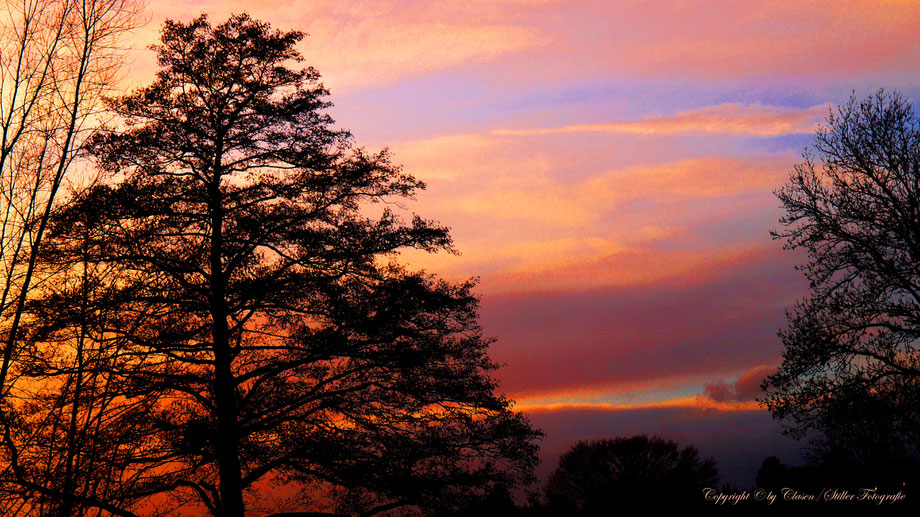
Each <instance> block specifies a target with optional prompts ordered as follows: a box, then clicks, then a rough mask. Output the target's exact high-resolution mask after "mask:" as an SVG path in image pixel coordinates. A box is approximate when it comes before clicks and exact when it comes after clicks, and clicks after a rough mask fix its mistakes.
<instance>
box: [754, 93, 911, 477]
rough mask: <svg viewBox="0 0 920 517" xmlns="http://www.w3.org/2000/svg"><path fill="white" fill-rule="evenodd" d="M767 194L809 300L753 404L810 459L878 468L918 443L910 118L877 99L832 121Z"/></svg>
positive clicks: (896, 99)
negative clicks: (798, 441) (772, 194)
mask: <svg viewBox="0 0 920 517" xmlns="http://www.w3.org/2000/svg"><path fill="white" fill-rule="evenodd" d="M804 158H805V161H804V162H803V163H801V164H799V165H797V166H796V167H795V170H794V172H793V173H792V176H791V177H790V179H789V182H788V183H787V184H786V186H785V187H783V188H782V189H781V190H779V191H778V192H777V193H776V194H777V196H778V197H779V200H780V201H781V202H782V204H783V208H784V209H785V212H786V213H785V216H784V217H783V218H782V219H781V223H782V224H783V225H784V228H783V229H781V230H780V231H778V232H776V233H775V234H774V237H775V238H780V239H784V240H785V247H786V248H787V249H803V250H805V251H807V252H808V262H807V263H805V264H804V265H803V266H802V267H801V270H802V271H803V272H804V273H805V276H806V278H807V279H808V280H809V284H810V287H811V293H810V295H809V296H808V297H807V298H805V299H804V300H802V301H799V302H798V303H797V304H796V305H795V306H794V307H793V308H792V309H791V310H790V311H789V312H788V313H787V316H788V328H787V329H785V330H782V331H781V333H780V336H781V338H782V340H783V344H784V345H785V350H784V352H783V361H782V364H781V365H780V367H779V369H778V370H777V371H776V372H774V373H773V374H772V375H770V376H769V377H768V378H767V379H766V380H765V381H764V383H763V389H764V390H765V396H764V402H765V403H766V404H767V406H768V408H769V409H770V411H771V412H772V414H773V416H774V417H775V418H777V419H784V420H785V421H786V423H787V425H788V426H789V428H788V432H790V433H791V434H792V435H793V436H796V437H804V436H809V435H812V434H813V433H814V432H817V433H818V434H819V436H818V438H817V440H816V441H815V442H813V446H814V450H813V452H817V453H818V454H819V455H821V454H832V455H834V456H836V457H838V458H839V457H841V455H843V456H848V457H850V460H851V461H856V462H877V461H888V460H890V459H891V458H894V457H898V456H902V455H904V454H912V455H914V456H916V454H917V452H918V451H917V445H916V444H917V443H918V442H917V440H918V439H920V412H918V410H917V407H918V406H917V402H918V400H920V346H918V345H920V267H918V264H920V118H918V116H917V114H916V112H915V111H914V109H913V107H912V106H911V104H910V102H909V101H908V100H907V99H906V98H904V97H903V96H902V95H901V94H899V93H897V92H894V93H889V92H885V91H879V92H878V93H876V94H875V95H873V96H870V97H868V98H867V99H865V100H862V101H857V99H856V98H855V96H854V97H852V98H851V99H850V101H849V102H848V103H847V104H845V105H843V106H840V107H839V108H838V109H837V110H836V111H835V112H832V113H831V114H830V115H829V117H828V119H827V122H826V124H825V125H824V126H822V127H821V128H819V130H818V132H817V134H816V135H815V138H814V144H813V146H812V147H811V148H810V149H809V150H808V151H807V152H806V153H805V155H804Z"/></svg>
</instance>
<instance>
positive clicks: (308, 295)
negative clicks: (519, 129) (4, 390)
mask: <svg viewBox="0 0 920 517" xmlns="http://www.w3.org/2000/svg"><path fill="white" fill-rule="evenodd" d="M301 38H302V34H301V33H299V32H281V31H277V30H272V29H270V27H269V26H268V25H267V24H265V23H262V22H259V21H256V20H253V19H251V18H249V17H248V16H247V15H237V16H234V17H231V18H230V19H229V20H228V21H227V22H225V23H223V24H220V25H217V26H212V25H211V24H210V22H209V21H208V19H207V18H206V17H205V16H202V17H200V18H198V19H195V20H193V21H191V22H189V23H180V22H174V21H168V22H166V24H165V27H164V29H163V33H162V40H161V43H160V44H159V45H157V46H156V47H155V50H156V52H157V55H158V62H159V65H160V71H159V72H158V73H157V76H156V79H155V80H154V82H153V83H152V84H151V85H150V86H148V87H146V88H142V89H140V90H137V91H136V92H134V93H132V94H130V95H128V96H125V97H123V98H119V99H116V100H114V101H113V104H112V108H113V110H114V111H115V112H116V113H117V114H118V115H119V116H120V119H119V122H118V126H116V127H112V128H109V130H107V131H104V132H102V133H100V134H99V135H97V136H96V137H95V138H94V139H93V140H92V141H91V142H90V145H89V150H90V152H91V153H92V154H93V155H94V156H95V158H96V160H97V163H98V165H99V166H100V167H101V168H102V169H103V170H104V171H105V173H106V178H105V180H104V181H103V182H102V183H101V184H99V185H97V186H95V187H94V188H92V189H90V190H88V191H86V192H81V193H79V194H78V195H76V196H75V197H74V199H73V200H72V201H71V202H70V203H69V204H68V205H67V206H66V207H65V208H64V209H63V210H62V211H61V212H60V213H59V214H58V215H57V216H56V218H54V220H53V222H52V228H51V234H50V240H49V244H48V248H49V249H48V251H47V253H46V254H45V259H44V260H45V262H44V264H45V267H48V268H49V269H53V270H57V271H60V274H62V275H69V278H71V279H72V284H71V285H70V286H69V287H68V289H66V290H60V291H58V292H49V293H48V294H47V296H45V297H44V298H43V299H42V300H39V301H37V302H36V303H35V304H34V305H33V310H34V311H35V314H42V312H43V311H44V312H45V313H46V314H47V313H48V312H49V311H63V312H64V313H71V314H79V315H81V317H80V318H78V319H70V320H68V319H66V318H62V319H59V320H55V321H53V322H51V323H48V324H47V325H45V326H40V325H39V326H37V327H36V328H35V329H34V332H33V337H32V342H33V345H32V346H33V349H34V354H33V355H34V357H35V358H36V361H35V363H34V364H35V365H34V366H33V367H31V368H29V369H27V370H28V371H25V370H24V372H23V373H26V374H29V375H32V376H33V377H35V378H41V379H44V382H51V384H52V385H67V386H72V385H74V383H76V384H80V385H86V386H87V387H89V384H88V383H90V379H92V380H93V381H92V382H96V383H97V384H93V385H92V386H93V388H92V389H89V388H88V389H86V390H84V393H87V394H90V393H99V391H98V390H99V389H101V388H99V385H98V382H100V380H103V379H104V380H105V382H106V383H108V384H107V386H110V387H111V390H109V391H105V390H104V391H103V393H106V394H107V395H105V396H106V397H114V398H112V400H108V399H105V400H108V402H104V401H101V399H99V398H98V397H97V398H95V399H92V400H87V399H84V400H83V401H82V402H81V401H77V400H71V401H70V404H71V405H72V406H73V407H74V409H73V412H74V413H75V414H85V415H87V416H88V415H90V414H94V415H100V414H102V413H100V412H101V411H102V409H97V410H94V409H93V407H95V406H93V405H94V404H95V405H96V406H98V405H100V404H102V406H104V407H105V408H106V409H105V411H107V412H108V413H106V414H107V415H109V417H110V418H111V419H114V420H109V419H106V420H105V421H106V422H109V423H111V422H112V421H116V422H121V423H128V422H130V425H131V426H132V427H131V429H135V430H136V433H135V434H139V436H132V437H130V439H131V440H132V443H133V445H134V447H133V448H132V449H131V450H127V451H122V452H120V453H119V454H117V455H116V456H117V458H118V461H119V463H118V465H120V468H121V469H123V470H126V472H124V473H122V474H120V476H121V477H122V478H123V479H135V480H137V483H138V486H137V487H136V488H137V490H135V491H134V494H135V495H136V496H138V497H141V498H142V497H143V495H144V494H153V493H157V492H167V493H169V494H171V495H172V496H173V497H174V498H175V500H177V501H180V502H181V501H184V500H189V501H193V502H194V503H195V504H198V505H201V506H203V507H206V508H207V509H208V511H209V512H210V513H211V514H212V515H214V516H219V517H231V516H232V517H242V516H243V515H245V512H246V507H247V504H248V505H250V506H251V505H252V504H254V503H253V501H254V500H255V499H254V498H250V497H248V496H247V493H251V494H257V493H258V492H259V491H260V490H265V489H266V487H268V486H269V484H271V483H281V484H286V483H294V484H300V485H303V486H308V485H311V486H314V487H315V486H318V485H321V486H322V487H323V489H324V490H327V491H328V493H342V492H347V493H348V494H350V497H349V500H350V501H352V506H351V508H350V509H351V511H353V512H355V513H366V514H372V513H374V512H376V511H382V510H385V509H388V508H394V507H398V506H403V505H417V506H419V507H422V508H425V509H433V508H439V507H444V506H448V507H449V506H455V505H458V504H461V502H462V501H463V499H464V497H466V496H468V495H471V494H482V493H488V491H489V490H490V489H491V488H492V487H493V486H494V485H496V484H502V485H506V486H514V485H515V484H517V483H519V482H521V481H527V480H529V479H530V478H531V476H532V470H533V467H534V465H535V463H536V445H535V443H534V440H535V439H536V438H538V437H539V435H540V433H539V432H537V431H534V430H533V429H532V428H531V427H530V425H529V423H528V422H527V420H526V419H525V418H523V417H522V416H521V415H519V414H516V413H514V412H512V411H511V410H510V406H509V404H510V403H509V401H508V400H507V399H505V398H504V397H503V396H500V395H498V394H496V393H495V390H496V384H495V381H494V380H493V379H492V378H491V376H490V372H492V371H493V370H494V369H495V368H496V365H495V364H494V363H493V362H492V361H491V360H489V358H488V356H487V348H488V345H489V344H490V342H491V340H490V339H488V338H485V337H483V335H482V333H481V330H480V328H479V326H478V323H477V317H478V315H477V312H478V300H477V298H476V296H475V295H474V294H473V292H472V289H473V287H474V284H473V282H465V283H459V284H452V283H449V282H446V281H443V280H439V279H437V278H435V277H434V276H431V275H429V274H426V273H424V272H410V271H407V270H406V269H404V268H403V267H401V266H399V265H398V264H397V263H396V262H395V253H396V252H398V251H399V250H401V249H404V248H417V249H422V250H428V251H437V250H447V251H451V250H452V247H451V240H450V236H449V234H448V231H447V229H446V228H444V227H443V226H440V225H439V224H437V223H434V222H431V221H427V220H424V219H422V218H420V217H418V216H413V217H412V219H411V221H409V222H405V221H403V220H402V219H401V218H400V217H399V216H398V215H397V214H395V213H394V212H392V211H391V210H389V209H386V208H384V209H377V208H378V207H379V206H380V204H377V203H378V202H381V201H388V200H393V199H399V198H406V197H410V196H412V195H413V193H414V192H416V191H418V190H419V189H422V188H424V184H423V183H422V182H420V181H418V180H417V179H415V178H414V177H412V176H411V175H409V174H407V173H405V172H403V171H402V170H401V168H400V167H398V166H396V165H394V164H393V163H391V161H390V158H389V155H388V153H387V152H386V151H383V152H379V153H369V152H367V151H365V150H363V149H361V148H359V147H356V146H355V145H354V143H353V139H352V137H351V135H350V134H349V133H348V132H346V131H344V130H341V129H337V128H335V127H334V125H333V121H332V119H331V118H330V117H329V115H328V114H326V113H325V111H324V110H325V109H326V108H328V107H329V106H330V104H329V103H328V102H327V101H326V100H325V97H326V96H327V94H328V92H327V91H326V90H325V89H324V88H323V86H322V85H321V84H319V82H318V78H319V75H318V73H317V72H316V71H315V70H314V69H312V68H309V67H307V68H294V67H292V63H295V62H297V61H300V60H301V57H300V55H299V54H298V52H297V50H296V48H295V44H296V43H297V42H298V41H299V40H300V39H301ZM81 272H82V274H81ZM65 309H66V310H65ZM38 320H40V321H47V319H44V318H38ZM74 322H77V323H78V325H74ZM75 329H77V331H76V332H75ZM79 329H83V330H82V331H79ZM62 333H67V335H68V336H70V337H69V338H66V339H65V340H64V341H62V339H61V338H60V336H61V335H62ZM74 335H76V336H78V338H79V339H76V340H75V339H74V338H73V336H74ZM74 343H78V344H79V343H83V344H80V345H79V346H76V345H74ZM64 344H66V346H67V347H69V348H68V349H69V352H68V357H75V356H79V357H83V356H84V355H86V354H87V353H89V352H92V353H91V354H90V355H89V356H86V357H87V360H86V361H83V362H80V364H83V365H89V364H91V365H92V371H93V372H95V374H94V375H89V374H88V373H87V372H88V371H89V370H87V369H86V368H84V369H83V370H81V373H80V375H78V376H77V377H74V376H73V374H74V370H73V369H72V368H71V369H61V368H54V367H53V365H52V364H51V363H49V362H48V361H46V360H43V359H42V358H44V359H47V358H49V357H53V355H54V354H55V351H56V350H60V349H61V347H62V346H64ZM81 354H82V355H81ZM55 379H56V380H55ZM55 383H57V384H55ZM68 389H70V388H68ZM80 404H83V405H82V406H80ZM113 404H114V405H116V406H117V407H119V408H123V409H125V411H123V412H116V413H111V411H112V409H111V408H112V405H113ZM78 406H79V407H78ZM131 408H135V409H138V408H142V409H143V411H131V410H130V409H131ZM33 409H34V410H35V411H37V412H39V413H40V412H41V408H40V407H36V408H33ZM103 436H104V437H106V439H108V440H119V439H126V438H124V437H119V436H118V435H117V433H112V432H109V433H107V434H101V435H99V438H102V437H103ZM103 457H105V456H104V455H103ZM113 461H115V460H113ZM151 473H155V474H156V476H155V479H154V478H153V477H147V474H151ZM132 476H133V477H132ZM126 504H127V503H126ZM123 507H125V508H127V506H124V505H123ZM126 511H127V510H126ZM128 514H129V513H125V515H128Z"/></svg>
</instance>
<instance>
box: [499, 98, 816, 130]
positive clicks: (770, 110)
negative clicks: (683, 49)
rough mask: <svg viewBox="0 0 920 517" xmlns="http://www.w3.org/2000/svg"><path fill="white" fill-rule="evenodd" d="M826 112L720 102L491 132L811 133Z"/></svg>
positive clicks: (812, 108) (812, 109)
mask: <svg viewBox="0 0 920 517" xmlns="http://www.w3.org/2000/svg"><path fill="white" fill-rule="evenodd" d="M827 113H828V106H827V105H821V106H813V107H811V108H807V109H801V110H799V109H790V108H782V107H777V106H764V105H761V104H752V105H743V104H720V105H718V106H708V107H705V108H702V109H698V110H692V111H685V112H682V113H678V114H676V115H673V116H669V117H651V118H645V119H642V120H632V121H624V122H610V123H605V124H575V125H569V126H562V127H553V128H537V129H497V130H495V131H493V134H496V135H503V136H542V135H556V134H564V133H612V134H634V135H655V136H667V135H690V134H710V135H712V134H718V135H749V136H763V137H769V136H780V135H789V134H807V133H811V132H813V131H814V130H815V128H816V127H817V125H818V123H819V122H820V121H821V120H822V118H823V117H825V116H826V115H827Z"/></svg>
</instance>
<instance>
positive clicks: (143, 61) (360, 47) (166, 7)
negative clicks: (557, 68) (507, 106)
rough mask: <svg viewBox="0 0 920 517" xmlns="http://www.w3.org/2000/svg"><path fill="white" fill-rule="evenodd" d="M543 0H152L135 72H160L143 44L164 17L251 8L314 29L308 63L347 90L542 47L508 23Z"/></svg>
mask: <svg viewBox="0 0 920 517" xmlns="http://www.w3.org/2000/svg"><path fill="white" fill-rule="evenodd" d="M544 3H545V2H542V1H534V0H504V1H502V2H480V1H475V2H461V1H459V0H455V1H448V2H437V3H429V2H411V1H409V2H406V1H404V2H396V1H369V0H351V1H347V0H340V1H329V0H320V1H311V2H306V3H300V4H297V6H296V8H293V9H292V6H291V4H289V3H286V2H277V1H265V0H257V1H252V0H245V1H243V0H220V1H218V0H210V1H203V2H195V3H188V2H182V1H176V0H167V1H163V0H160V1H153V2H151V4H150V8H149V10H150V18H151V23H150V24H149V25H148V27H147V28H145V29H144V30H142V31H139V33H138V35H139V44H138V46H137V51H136V52H135V56H134V58H135V59H134V65H133V66H132V76H133V77H136V78H138V81H139V82H146V81H147V80H149V77H150V76H151V75H152V72H153V70H155V62H154V58H153V56H152V54H150V53H149V51H147V50H142V49H144V48H145V47H146V46H147V44H149V43H153V42H155V41H156V40H157V37H158V36H157V33H158V31H159V29H160V27H161V25H162V22H163V20H165V19H166V18H171V19H179V20H183V21H187V20H189V19H191V18H193V17H196V16H198V15H199V14H201V13H208V15H209V16H210V19H211V22H212V23H220V22H222V21H223V20H224V19H225V18H226V17H228V16H229V15H230V14H233V13H239V12H249V13H250V14H252V16H253V17H255V18H258V19H263V20H265V21H268V22H270V23H271V24H272V25H273V26H274V27H277V28H280V29H286V30H290V29H296V30H301V31H304V32H306V33H308V34H309V36H308V37H307V38H306V39H305V40H304V41H303V42H302V43H301V45H300V48H301V51H302V52H303V54H304V56H305V58H306V61H307V63H308V64H310V65H312V66H314V67H316V69H317V70H319V71H320V73H322V74H323V81H324V83H325V84H326V85H327V86H331V87H332V88H333V90H334V91H336V92H341V91H342V90H347V89H352V88H356V87H362V86H368V85H371V84H379V83H385V82H389V81H393V80H397V79H401V78H404V77H407V76H415V75H420V74H425V73H430V72H433V71H438V70H444V69H448V68H453V67H457V66H461V65H465V64H470V63H480V62H483V61H489V60H492V59H495V58H496V57H498V56H501V55H504V54H507V53H512V52H517V51H520V50H523V49H526V48H531V47H535V46H539V45H542V44H543V43H545V37H544V36H542V35H541V33H540V32H539V31H538V30H537V29H535V28H532V27H526V26H522V25H520V24H514V23H509V19H510V17H509V16H508V14H509V13H512V12H515V11H517V10H520V9H529V8H533V7H538V6H540V5H541V4H544ZM142 77H146V79H142Z"/></svg>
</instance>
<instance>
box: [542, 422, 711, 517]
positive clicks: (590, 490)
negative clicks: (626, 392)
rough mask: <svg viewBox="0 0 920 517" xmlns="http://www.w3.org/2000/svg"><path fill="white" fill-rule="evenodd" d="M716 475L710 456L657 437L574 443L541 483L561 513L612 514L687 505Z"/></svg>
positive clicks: (553, 507)
mask: <svg viewBox="0 0 920 517" xmlns="http://www.w3.org/2000/svg"><path fill="white" fill-rule="evenodd" d="M718 479H719V474H718V470H717V469H716V464H715V461H714V460H713V459H712V458H709V459H705V460H704V459H701V458H700V457H699V452H698V451H697V449H696V447H693V446H692V445H691V446H688V447H685V448H683V449H681V448H680V447H679V446H678V445H677V443H675V442H673V441H670V440H664V439H662V438H660V437H657V436H651V437H649V436H646V435H639V436H632V437H628V438H627V437H617V438H612V439H605V440H596V441H591V442H578V443H576V444H575V445H574V446H573V447H572V448H571V449H569V450H568V451H567V452H566V453H564V454H563V455H562V456H561V457H560V458H559V466H558V467H557V468H556V470H555V471H553V473H552V474H551V475H550V478H549V481H548V482H547V484H546V487H545V488H544V493H545V495H546V502H547V506H548V508H549V509H550V511H551V512H554V513H557V514H561V515H614V514H617V513H620V512H623V511H624V510H627V509H633V508H645V509H647V508H649V507H657V506H673V507H686V506H688V505H693V504H695V503H700V502H701V501H702V500H703V499H702V489H703V488H705V487H712V486H714V485H715V483H716V482H717V481H718Z"/></svg>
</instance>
